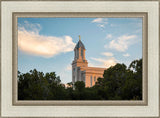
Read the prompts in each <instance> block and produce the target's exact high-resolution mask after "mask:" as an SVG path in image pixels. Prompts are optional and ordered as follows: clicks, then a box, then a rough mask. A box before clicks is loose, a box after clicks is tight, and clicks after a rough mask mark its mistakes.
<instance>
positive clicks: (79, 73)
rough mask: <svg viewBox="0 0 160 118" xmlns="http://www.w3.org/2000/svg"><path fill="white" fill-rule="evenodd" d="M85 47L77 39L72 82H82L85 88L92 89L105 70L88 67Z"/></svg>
mask: <svg viewBox="0 0 160 118" xmlns="http://www.w3.org/2000/svg"><path fill="white" fill-rule="evenodd" d="M85 51H86V49H85V47H84V45H83V43H82V41H81V39H79V42H78V43H77V45H76V46H75V48H74V60H73V62H72V82H73V84H74V83H75V82H76V81H84V82H85V86H86V87H92V86H93V85H95V82H96V81H97V79H98V78H99V77H103V73H104V70H106V68H97V67H88V62H87V60H86V58H85Z"/></svg>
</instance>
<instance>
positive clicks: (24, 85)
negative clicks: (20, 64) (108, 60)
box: [18, 59, 142, 100]
mask: <svg viewBox="0 0 160 118" xmlns="http://www.w3.org/2000/svg"><path fill="white" fill-rule="evenodd" d="M67 85H68V87H67V88H65V86H64V85H63V84H62V83H61V80H60V77H59V76H57V75H56V74H55V72H50V73H46V74H44V73H43V72H39V71H37V70H36V69H34V70H30V71H29V72H28V73H25V74H23V73H21V72H19V71H18V99H19V100H142V59H140V60H134V61H133V62H131V64H130V65H129V68H127V67H126V65H124V64H116V65H115V66H112V67H110V68H108V69H107V70H105V71H104V74H103V77H102V78H98V80H97V82H96V84H95V86H93V87H90V88H85V83H84V82H83V81H77V82H76V83H75V84H74V85H73V83H72V82H70V83H67ZM73 86H74V88H73Z"/></svg>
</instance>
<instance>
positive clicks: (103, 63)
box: [91, 57, 117, 68]
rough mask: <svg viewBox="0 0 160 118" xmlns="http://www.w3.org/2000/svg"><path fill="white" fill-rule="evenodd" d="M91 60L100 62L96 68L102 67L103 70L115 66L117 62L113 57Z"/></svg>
mask: <svg viewBox="0 0 160 118" xmlns="http://www.w3.org/2000/svg"><path fill="white" fill-rule="evenodd" d="M91 59H92V60H94V61H97V62H100V64H99V65H98V66H99V67H104V68H109V67H111V66H114V65H116V63H117V60H116V59H115V58H114V57H112V58H109V59H102V58H91ZM93 65H94V64H93Z"/></svg>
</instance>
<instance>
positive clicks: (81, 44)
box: [75, 35, 85, 49]
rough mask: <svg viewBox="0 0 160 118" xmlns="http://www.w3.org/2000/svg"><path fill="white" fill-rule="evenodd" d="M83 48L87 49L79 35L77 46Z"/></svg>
mask: <svg viewBox="0 0 160 118" xmlns="http://www.w3.org/2000/svg"><path fill="white" fill-rule="evenodd" d="M80 47H81V48H83V49H85V47H84V45H83V43H82V41H81V36H80V35H79V41H78V43H77V45H76V47H75V48H77V49H78V48H80Z"/></svg>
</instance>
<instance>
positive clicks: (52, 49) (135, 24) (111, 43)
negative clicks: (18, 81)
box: [18, 18, 142, 83]
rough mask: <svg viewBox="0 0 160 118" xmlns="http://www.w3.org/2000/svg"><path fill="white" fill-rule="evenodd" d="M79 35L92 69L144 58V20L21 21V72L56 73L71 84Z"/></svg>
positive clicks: (40, 19) (61, 19) (19, 52)
mask: <svg viewBox="0 0 160 118" xmlns="http://www.w3.org/2000/svg"><path fill="white" fill-rule="evenodd" d="M78 35H81V40H82V42H83V44H84V45H85V48H86V59H87V60H88V63H89V66H95V67H106V68H108V67H110V66H113V65H115V64H116V63H124V64H126V65H127V66H128V65H129V64H130V63H131V61H133V60H135V59H140V58H142V18H18V70H19V71H20V72H22V73H25V72H28V71H29V70H31V69H34V68H35V69H37V70H38V71H42V72H44V73H46V72H56V74H57V75H58V76H60V79H61V81H62V83H67V82H71V81H72V76H71V75H72V71H71V63H72V61H73V59H74V52H73V49H74V47H75V45H76V43H77V42H78V40H79V39H78Z"/></svg>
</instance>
